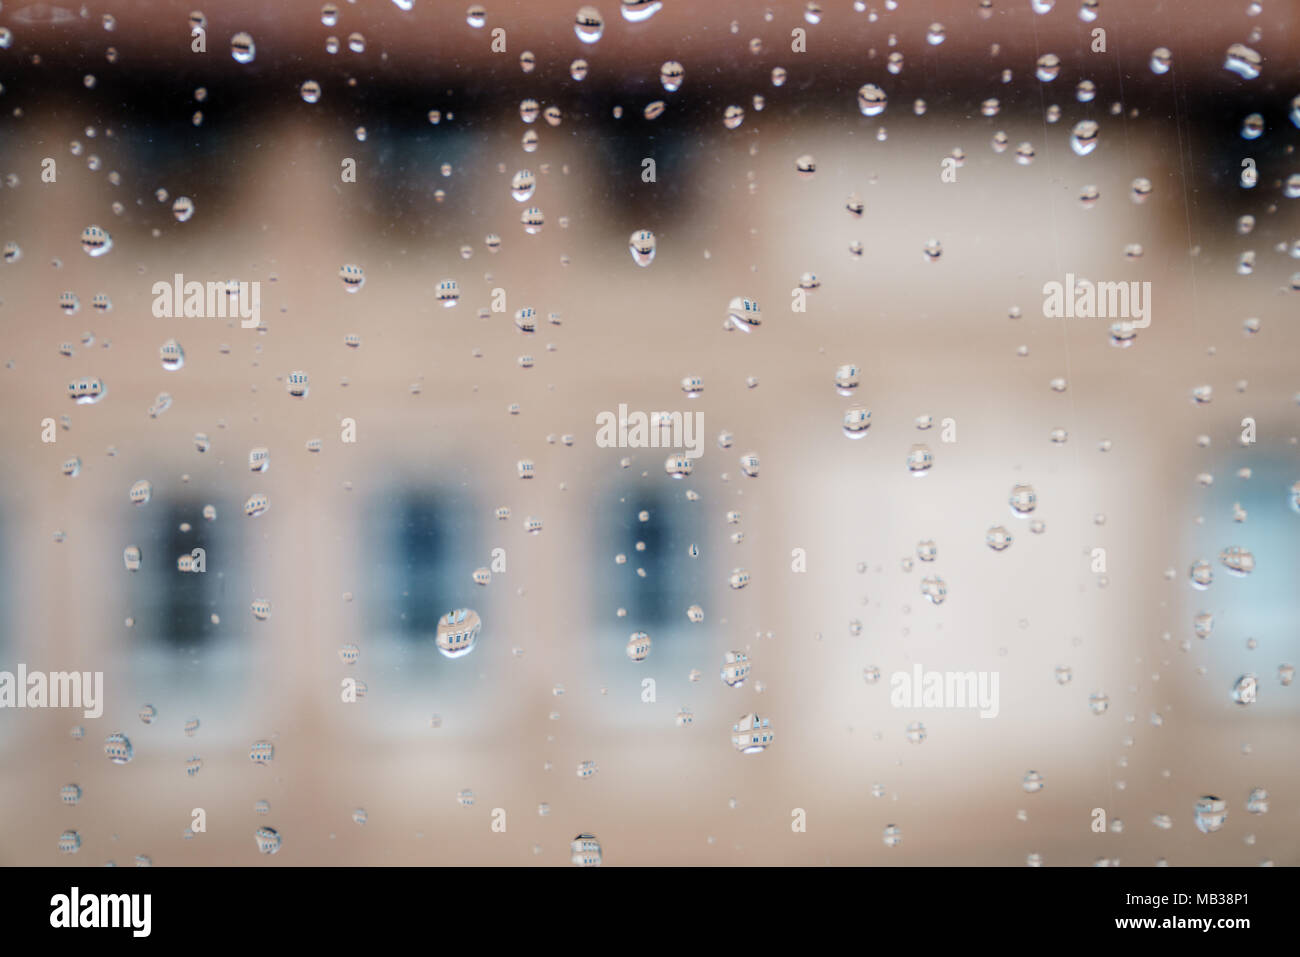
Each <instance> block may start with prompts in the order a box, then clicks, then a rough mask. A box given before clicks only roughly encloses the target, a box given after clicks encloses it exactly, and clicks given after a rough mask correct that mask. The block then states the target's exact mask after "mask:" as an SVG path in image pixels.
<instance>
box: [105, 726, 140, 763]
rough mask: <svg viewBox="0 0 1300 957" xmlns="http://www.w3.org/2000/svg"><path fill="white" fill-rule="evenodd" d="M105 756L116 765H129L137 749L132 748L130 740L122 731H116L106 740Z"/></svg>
mask: <svg viewBox="0 0 1300 957" xmlns="http://www.w3.org/2000/svg"><path fill="white" fill-rule="evenodd" d="M104 754H105V755H106V756H107V757H108V760H110V761H112V762H113V763H114V764H129V763H130V761H131V759H132V758H133V757H135V749H134V748H132V747H131V739H130V738H128V737H127V736H126V735H124V734H123V733H122V732H121V731H114V732H113V733H112V734H110V735H109V736H108V737H107V738H106V739H105V740H104Z"/></svg>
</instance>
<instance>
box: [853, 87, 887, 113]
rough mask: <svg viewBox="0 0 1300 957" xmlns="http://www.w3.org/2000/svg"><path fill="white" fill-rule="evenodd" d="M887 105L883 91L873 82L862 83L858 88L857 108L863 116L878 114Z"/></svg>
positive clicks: (883, 110)
mask: <svg viewBox="0 0 1300 957" xmlns="http://www.w3.org/2000/svg"><path fill="white" fill-rule="evenodd" d="M888 105H889V97H887V96H886V95H885V91H884V90H882V89H881V88H880V87H878V86H876V84H874V83H864V84H863V85H862V86H861V87H859V88H858V109H859V110H860V111H861V112H862V115H863V116H879V115H880V114H881V113H883V112H885V107H886V106H888Z"/></svg>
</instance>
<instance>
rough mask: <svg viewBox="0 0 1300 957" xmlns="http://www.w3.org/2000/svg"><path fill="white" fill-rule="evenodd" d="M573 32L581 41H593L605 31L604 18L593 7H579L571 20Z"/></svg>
mask: <svg viewBox="0 0 1300 957" xmlns="http://www.w3.org/2000/svg"><path fill="white" fill-rule="evenodd" d="M573 32H574V33H575V34H576V35H577V37H578V39H579V40H581V41H582V42H583V43H595V42H597V41H598V40H599V39H600V38H601V36H602V35H603V34H604V32H605V18H604V17H602V16H601V15H600V11H599V10H597V9H596V8H595V7H590V6H588V7H581V8H579V10H578V13H577V15H576V16H575V17H574V20H573Z"/></svg>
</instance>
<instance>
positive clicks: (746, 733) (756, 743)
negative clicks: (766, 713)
mask: <svg viewBox="0 0 1300 957" xmlns="http://www.w3.org/2000/svg"><path fill="white" fill-rule="evenodd" d="M774 737H775V735H774V734H773V733H772V721H771V719H770V718H762V717H759V716H758V715H757V714H755V713H753V712H750V713H749V714H744V715H741V716H740V718H739V719H738V720H737V721H736V723H735V724H733V725H732V726H731V743H732V745H733V746H734V747H735V749H736V750H737V751H739V752H740V753H741V754H758V753H759V752H760V751H766V750H767V748H768V746H769V745H770V744H771V743H772V740H773V738H774Z"/></svg>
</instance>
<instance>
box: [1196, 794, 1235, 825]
mask: <svg viewBox="0 0 1300 957" xmlns="http://www.w3.org/2000/svg"><path fill="white" fill-rule="evenodd" d="M1227 819H1228V802H1227V801H1225V800H1223V799H1222V798H1218V797H1215V796H1214V795H1212V794H1207V795H1205V796H1204V797H1201V798H1198V799H1197V801H1196V829H1197V830H1198V831H1200V832H1201V833H1202V834H1212V833H1214V832H1215V831H1219V830H1222V829H1223V824H1224V822H1225V821H1226V820H1227Z"/></svg>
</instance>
